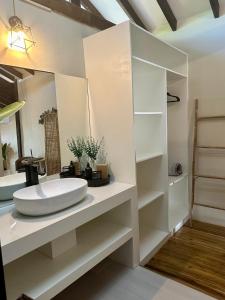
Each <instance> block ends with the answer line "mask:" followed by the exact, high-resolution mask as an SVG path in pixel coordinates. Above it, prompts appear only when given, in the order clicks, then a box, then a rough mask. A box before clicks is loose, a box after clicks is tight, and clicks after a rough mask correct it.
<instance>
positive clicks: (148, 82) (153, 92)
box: [132, 57, 166, 113]
mask: <svg viewBox="0 0 225 300" xmlns="http://www.w3.org/2000/svg"><path fill="white" fill-rule="evenodd" d="M132 75H133V99H134V111H136V112H139V111H140V112H146V113H150V112H152V113H154V112H162V111H163V107H164V101H163V100H164V99H166V98H165V97H166V89H165V83H166V71H165V70H164V69H163V68H161V67H159V66H156V65H154V64H151V63H146V62H145V61H143V60H141V59H138V58H136V57H133V59H132Z"/></svg>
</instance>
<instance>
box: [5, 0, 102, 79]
mask: <svg viewBox="0 0 225 300" xmlns="http://www.w3.org/2000/svg"><path fill="white" fill-rule="evenodd" d="M15 2H16V13H17V15H18V16H19V17H20V18H21V19H22V21H23V22H24V23H25V25H27V26H30V27H31V28H32V32H33V35H34V39H35V41H36V46H35V47H34V48H32V49H31V50H30V52H29V55H26V54H24V53H18V52H15V51H13V50H10V49H8V48H7V27H8V19H9V17H10V16H12V14H13V11H12V1H9V0H0V63H2V64H9V65H15V66H23V67H29V68H33V69H37V70H48V71H52V72H57V73H63V74H68V75H77V76H81V77H82V76H83V77H84V74H85V72H84V55H83V45H82V38H83V37H86V36H88V35H90V34H93V33H94V32H96V31H97V29H94V28H90V27H88V26H85V25H83V24H80V23H78V22H75V21H73V20H71V19H69V18H67V17H64V16H62V15H59V14H56V13H53V12H47V11H45V10H42V9H40V8H37V7H35V6H33V5H30V4H26V3H24V2H22V1H20V0H15Z"/></svg>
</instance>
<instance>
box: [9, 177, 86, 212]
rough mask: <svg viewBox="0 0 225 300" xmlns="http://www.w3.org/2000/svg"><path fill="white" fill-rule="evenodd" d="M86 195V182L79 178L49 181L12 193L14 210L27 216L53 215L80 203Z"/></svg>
mask: <svg viewBox="0 0 225 300" xmlns="http://www.w3.org/2000/svg"><path fill="white" fill-rule="evenodd" d="M86 194H87V181H86V180H84V179H79V178H65V179H55V180H50V181H47V182H44V183H40V184H38V185H34V186H30V187H27V188H24V189H21V190H19V191H17V192H15V193H14V195H13V198H14V202H15V205H16V209H17V210H18V211H19V212H20V213H22V214H24V215H29V216H41V215H47V214H51V213H55V212H57V211H60V210H62V209H65V208H67V207H70V206H72V205H74V204H76V203H78V202H80V201H81V200H82V199H84V197H85V196H86Z"/></svg>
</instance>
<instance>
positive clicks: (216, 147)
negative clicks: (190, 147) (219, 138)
mask: <svg viewBox="0 0 225 300" xmlns="http://www.w3.org/2000/svg"><path fill="white" fill-rule="evenodd" d="M196 148H200V149H215V150H216V149H220V150H223V149H225V147H221V146H201V145H198V146H196Z"/></svg>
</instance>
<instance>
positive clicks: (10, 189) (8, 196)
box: [0, 172, 46, 201]
mask: <svg viewBox="0 0 225 300" xmlns="http://www.w3.org/2000/svg"><path fill="white" fill-rule="evenodd" d="M45 179H46V175H44V176H39V181H40V182H41V181H44V180H45ZM24 187H26V174H25V173H24V172H23V173H15V174H12V175H7V176H3V177H0V201H5V200H12V199H13V193H14V192H16V191H17V190H19V189H22V188H24Z"/></svg>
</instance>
